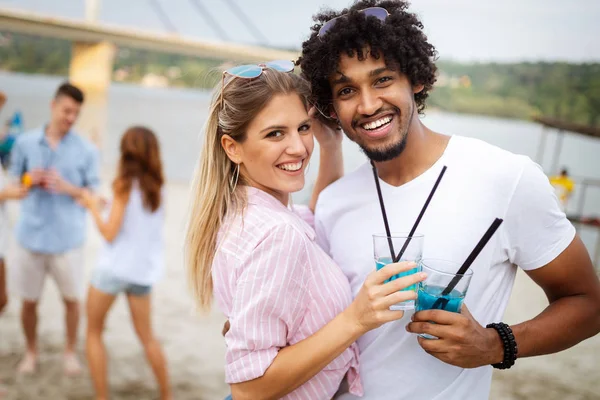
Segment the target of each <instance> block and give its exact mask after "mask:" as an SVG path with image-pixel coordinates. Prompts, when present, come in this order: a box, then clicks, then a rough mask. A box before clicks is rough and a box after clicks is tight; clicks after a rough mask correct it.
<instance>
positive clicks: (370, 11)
mask: <svg viewBox="0 0 600 400" xmlns="http://www.w3.org/2000/svg"><path fill="white" fill-rule="evenodd" d="M358 12H359V13H363V14H364V15H365V17H375V18H377V19H378V20H380V21H381V22H384V21H385V20H386V19H387V17H388V16H389V15H390V13H389V12H388V11H387V10H386V9H385V8H383V7H369V8H365V9H364V10H359V11H358ZM347 15H348V14H342V15H340V16H339V17H335V18H332V19H330V20H329V21H327V22H325V23H324V24H323V26H322V27H321V29H319V33H318V34H317V36H318V37H319V39H322V38H323V35H325V34H326V33H327V32H328V31H329V30H330V29H331V28H333V27H334V25H335V24H336V23H337V21H338V19H340V18H342V17H345V16H347Z"/></svg>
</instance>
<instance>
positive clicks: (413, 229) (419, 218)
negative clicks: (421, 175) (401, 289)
mask: <svg viewBox="0 0 600 400" xmlns="http://www.w3.org/2000/svg"><path fill="white" fill-rule="evenodd" d="M446 169H447V167H446V166H445V165H444V168H442V172H440V175H439V176H438V178H437V180H436V181H435V184H434V185H433V188H432V189H431V192H429V196H428V197H427V200H425V204H423V208H421V212H420V213H419V216H418V217H417V220H416V221H415V223H414V224H413V227H412V228H411V230H410V233H409V234H408V238H407V239H406V242H404V246H402V249H401V250H400V253H398V256H396V258H394V259H393V260H394V262H398V260H400V257H402V255H403V254H404V252H405V251H406V248H407V247H408V245H409V244H410V241H411V240H412V237H413V235H414V234H415V231H416V230H417V227H418V226H419V223H420V222H421V218H423V214H425V210H427V207H428V206H429V203H430V202H431V199H432V198H433V195H434V194H435V191H436V190H437V188H438V186H439V184H440V182H441V180H442V178H443V177H444V173H445V172H446Z"/></svg>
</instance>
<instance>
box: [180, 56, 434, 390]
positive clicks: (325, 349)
mask: <svg viewBox="0 0 600 400" xmlns="http://www.w3.org/2000/svg"><path fill="white" fill-rule="evenodd" d="M292 70H293V64H292V63H291V62H282V61H279V62H271V63H267V64H261V65H246V66H239V67H235V68H232V69H230V70H229V71H227V72H225V73H224V75H223V84H222V85H219V86H218V87H217V89H216V93H215V96H214V99H213V102H212V104H211V108H210V114H209V117H208V121H207V125H206V128H205V133H204V147H203V150H202V154H201V156H200V165H199V168H198V170H197V172H196V176H195V182H194V188H193V192H192V198H193V206H192V209H191V219H190V223H189V227H188V234H187V243H186V246H187V262H188V266H189V272H190V278H191V282H192V285H193V288H194V290H195V294H196V297H197V300H198V304H199V306H200V307H202V308H204V309H208V308H209V307H210V305H211V301H212V298H213V295H214V297H215V300H216V302H217V304H218V306H219V308H220V309H221V310H222V311H223V312H224V314H225V315H226V317H227V319H228V320H229V322H230V329H229V331H228V332H227V333H226V335H225V341H226V344H227V353H226V366H225V378H226V381H227V383H229V384H230V385H231V392H232V396H233V398H234V399H236V400H238V399H252V400H257V399H279V398H284V399H292V398H293V399H311V400H318V399H331V398H332V397H333V396H334V394H335V393H336V391H337V390H338V387H339V385H340V383H341V382H342V380H344V379H345V380H346V383H345V384H347V386H348V388H349V390H350V391H351V392H352V393H355V394H359V395H360V394H362V385H361V382H360V377H359V373H358V366H359V364H358V350H357V347H356V345H355V344H354V342H355V340H356V339H357V338H358V337H359V336H361V335H362V334H363V333H365V332H367V331H368V330H370V329H374V328H376V327H378V326H380V325H381V324H383V323H385V322H388V321H392V320H396V319H399V318H401V317H402V316H403V313H402V311H390V310H389V306H390V305H392V304H395V303H397V302H398V301H402V300H408V299H411V298H414V296H415V295H414V293H411V292H404V291H403V292H400V291H399V290H400V289H402V288H404V287H407V286H410V285H412V284H414V283H416V282H417V281H420V280H421V279H422V275H421V274H415V275H412V276H409V277H406V278H402V279H397V280H395V281H392V282H390V283H387V284H383V282H384V281H385V280H386V279H388V278H389V277H391V276H392V275H394V274H397V273H398V272H400V271H404V270H407V269H410V268H413V267H414V264H412V265H411V264H409V263H400V264H392V265H390V266H389V267H386V268H384V269H381V270H380V271H377V272H374V273H372V274H371V275H369V276H368V278H367V279H366V281H365V284H364V287H363V288H362V290H361V291H360V293H359V294H358V296H357V297H356V299H355V300H354V301H352V296H351V292H350V287H349V284H348V281H347V279H346V278H345V276H344V275H343V274H342V272H341V270H340V269H339V268H338V267H337V266H336V265H335V264H334V263H333V261H332V260H331V259H330V258H329V257H328V256H327V255H326V253H325V252H324V251H323V250H322V249H321V248H320V247H319V246H318V245H317V244H316V243H315V233H314V230H313V228H312V227H311V226H310V222H311V219H312V215H311V213H310V212H306V211H308V210H305V212H302V213H299V212H298V209H297V208H293V207H290V206H289V203H290V194H291V193H293V192H296V191H299V190H301V189H302V188H303V187H304V183H305V182H304V181H305V179H304V174H305V171H306V168H307V166H308V163H309V161H310V156H311V154H312V151H313V146H314V145H313V134H314V135H315V136H317V138H318V140H319V142H320V152H321V157H320V171H319V176H318V178H317V182H316V184H315V193H314V195H313V198H312V200H311V207H314V204H315V203H316V196H317V195H318V192H319V191H320V190H321V189H323V188H324V187H325V186H327V184H329V183H330V182H332V181H333V180H335V179H336V178H337V177H339V176H340V175H341V168H342V163H341V132H337V131H335V130H333V129H330V128H328V127H326V126H324V125H321V124H320V123H319V122H317V121H316V120H314V119H313V118H311V117H310V116H309V103H308V96H309V88H308V86H307V84H306V82H305V81H303V80H302V79H301V78H300V77H298V76H297V75H295V74H293V73H292V72H291V71H292ZM300 215H303V217H304V219H303V218H302V217H301V216H300ZM307 222H308V223H307Z"/></svg>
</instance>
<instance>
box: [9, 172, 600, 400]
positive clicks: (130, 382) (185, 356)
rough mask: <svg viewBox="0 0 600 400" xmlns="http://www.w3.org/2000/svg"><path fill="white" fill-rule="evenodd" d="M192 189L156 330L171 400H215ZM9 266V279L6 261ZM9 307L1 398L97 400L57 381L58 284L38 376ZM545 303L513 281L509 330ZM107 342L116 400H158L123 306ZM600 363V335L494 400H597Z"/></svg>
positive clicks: (210, 323)
mask: <svg viewBox="0 0 600 400" xmlns="http://www.w3.org/2000/svg"><path fill="white" fill-rule="evenodd" d="M107 177H108V176H107ZM105 182H107V180H105ZM105 189H106V188H105ZM188 190H189V188H188V186H187V185H184V184H175V183H171V184H169V185H168V189H167V226H166V238H167V259H168V265H167V272H166V276H165V279H163V280H162V281H161V282H160V284H158V285H157V286H156V287H155V290H154V292H153V310H154V312H153V317H154V327H155V331H156V333H157V336H158V337H159V339H160V340H161V342H162V344H163V346H164V350H165V352H166V355H167V358H168V362H169V368H170V375H171V380H172V384H173V388H174V394H175V399H180V400H185V399H190V400H191V399H194V400H213V399H214V400H219V399H222V398H223V397H224V396H225V395H226V394H227V393H228V387H227V385H226V384H225V383H224V373H223V359H224V353H225V348H224V343H223V340H222V338H221V333H220V332H221V327H222V325H223V322H224V318H223V316H222V315H221V314H220V312H218V311H217V310H214V311H213V312H211V313H210V314H209V315H200V314H198V313H197V312H195V311H194V308H193V304H192V300H191V297H190V295H189V291H188V289H187V284H186V273H185V269H184V266H183V255H182V246H183V239H184V227H185V218H186V212H187V204H188V195H189V192H188ZM9 210H10V215H11V219H12V221H13V222H14V220H15V218H16V215H17V212H18V207H17V205H16V204H10V206H9ZM90 222H91V221H90ZM88 230H89V236H88V241H87V243H86V246H85V253H86V264H85V269H86V276H88V277H89V275H90V272H91V270H92V268H93V267H94V264H95V257H96V253H97V251H98V249H99V246H100V243H101V242H100V237H99V235H98V233H97V232H96V231H95V228H94V227H93V226H92V224H88ZM7 261H8V265H9V272H10V263H11V258H10V256H9V258H8V260H7ZM9 280H10V276H9ZM9 288H10V287H9ZM10 300H11V302H10V304H9V306H8V309H7V310H6V311H5V312H4V314H3V315H1V316H0V381H1V382H2V384H4V386H6V388H7V389H8V395H7V396H6V397H5V398H6V399H9V400H16V399H19V400H21V399H22V400H38V399H52V400H61V399H69V400H79V399H91V398H93V396H92V394H93V392H92V387H91V383H90V380H89V375H88V374H87V370H86V371H85V372H84V374H83V375H82V376H80V377H78V378H66V377H64V376H63V373H62V363H61V356H62V350H63V347H62V346H63V343H64V338H63V329H64V328H63V326H64V324H63V309H62V305H61V302H60V300H59V297H58V294H57V291H56V289H55V287H54V283H53V282H51V281H47V283H46V287H45V289H44V294H43V299H42V301H41V304H40V307H39V317H40V318H39V324H38V336H39V343H40V351H41V359H40V364H39V366H38V370H37V372H36V373H35V374H34V375H33V376H30V377H17V376H16V374H15V372H14V369H15V366H16V364H17V363H18V361H19V358H20V356H21V354H22V350H23V346H24V340H23V336H22V334H21V328H20V323H19V304H18V299H16V298H11V299H10ZM545 302H546V299H545V297H544V294H543V292H542V291H541V290H540V289H538V288H537V287H536V286H535V285H534V284H533V283H532V282H531V281H530V280H529V279H528V278H527V277H526V276H525V274H522V273H519V276H518V279H517V284H516V286H515V289H514V291H513V295H512V298H511V303H510V306H509V308H508V310H507V313H506V318H505V321H506V322H508V323H515V322H519V321H522V320H524V319H527V318H531V317H532V316H534V315H535V314H537V313H538V312H539V311H540V310H541V309H543V307H544V306H545ZM84 326H85V316H84V317H83V319H82V324H81V329H80V337H81V342H80V346H79V348H80V354H81V358H82V361H84V359H83V339H84V337H83V334H84V329H83V327H84ZM105 343H106V346H107V348H108V351H109V357H110V362H109V374H110V378H109V379H110V386H111V391H112V395H113V397H112V398H113V399H115V400H130V399H131V400H133V399H136V400H146V399H148V400H149V399H156V398H158V394H157V391H156V389H155V385H154V380H153V378H152V374H151V371H150V368H149V367H148V365H147V363H146V361H145V359H144V355H143V353H142V349H141V346H140V345H139V343H138V342H137V339H136V337H135V334H134V332H133V329H132V327H131V324H130V321H129V313H128V309H127V304H126V301H125V300H124V299H123V298H120V299H119V300H118V301H117V302H116V304H115V306H114V307H113V309H112V311H111V313H110V316H109V318H108V321H107V327H106V334H105ZM598 354H600V336H596V337H594V338H592V339H589V340H587V341H585V342H584V343H581V344H579V345H578V346H576V347H574V348H572V349H570V350H568V351H565V352H562V353H560V354H557V355H551V356H545V357H537V358H533V359H522V360H518V361H517V364H516V366H515V367H513V368H512V369H511V370H509V371H496V372H495V375H494V382H493V385H492V394H491V396H490V399H493V400H521V399H539V398H544V399H546V400H558V399H561V400H564V399H569V400H591V399H600V394H598V377H599V376H600V374H599V372H598V369H599V367H600V361H599V359H598Z"/></svg>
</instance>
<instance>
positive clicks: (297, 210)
mask: <svg viewBox="0 0 600 400" xmlns="http://www.w3.org/2000/svg"><path fill="white" fill-rule="evenodd" d="M292 210H293V211H294V214H296V215H297V216H299V217H300V218H302V220H303V221H304V222H306V223H307V224H308V225H310V227H311V228H313V229H315V214H314V213H313V212H312V211H311V210H310V208H309V207H308V206H306V205H303V204H301V205H296V204H294V206H293V207H292Z"/></svg>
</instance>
